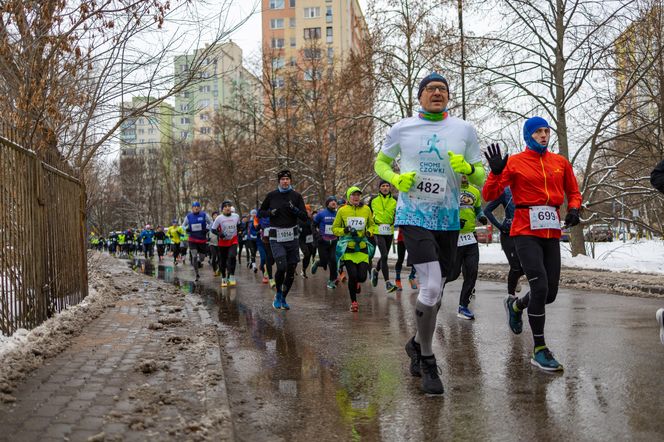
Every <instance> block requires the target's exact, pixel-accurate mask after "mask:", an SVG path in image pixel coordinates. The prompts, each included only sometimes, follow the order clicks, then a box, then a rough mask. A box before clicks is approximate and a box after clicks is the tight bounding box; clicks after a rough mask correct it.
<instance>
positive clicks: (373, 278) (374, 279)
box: [371, 269, 378, 287]
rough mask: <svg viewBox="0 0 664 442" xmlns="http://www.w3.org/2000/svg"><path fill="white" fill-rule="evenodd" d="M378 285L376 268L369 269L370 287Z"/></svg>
mask: <svg viewBox="0 0 664 442" xmlns="http://www.w3.org/2000/svg"><path fill="white" fill-rule="evenodd" d="M377 285H378V269H371V287H376V286H377Z"/></svg>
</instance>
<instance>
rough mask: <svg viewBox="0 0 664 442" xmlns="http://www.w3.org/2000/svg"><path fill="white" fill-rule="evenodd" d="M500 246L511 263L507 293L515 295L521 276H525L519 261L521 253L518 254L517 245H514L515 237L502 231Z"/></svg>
mask: <svg viewBox="0 0 664 442" xmlns="http://www.w3.org/2000/svg"><path fill="white" fill-rule="evenodd" d="M500 246H501V247H502V249H503V252H505V256H506V257H507V262H509V264H510V271H509V273H508V274H507V294H508V295H514V293H515V291H516V285H517V283H518V282H519V278H521V277H522V276H523V269H522V268H521V261H519V255H517V253H516V246H515V245H514V238H512V237H511V236H510V235H509V234H505V233H503V232H500Z"/></svg>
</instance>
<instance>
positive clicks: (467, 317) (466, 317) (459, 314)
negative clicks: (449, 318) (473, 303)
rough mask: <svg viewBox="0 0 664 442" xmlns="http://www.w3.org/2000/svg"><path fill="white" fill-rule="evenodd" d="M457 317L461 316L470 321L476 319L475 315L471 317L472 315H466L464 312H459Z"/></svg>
mask: <svg viewBox="0 0 664 442" xmlns="http://www.w3.org/2000/svg"><path fill="white" fill-rule="evenodd" d="M457 318H460V319H467V320H468V321H472V320H474V319H475V317H474V316H473V317H472V318H471V317H469V316H466V315H464V314H461V313H457Z"/></svg>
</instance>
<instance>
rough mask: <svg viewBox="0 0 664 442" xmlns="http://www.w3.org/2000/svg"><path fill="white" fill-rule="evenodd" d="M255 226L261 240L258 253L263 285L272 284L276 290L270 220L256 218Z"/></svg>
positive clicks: (267, 218)
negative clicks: (273, 275) (273, 274)
mask: <svg viewBox="0 0 664 442" xmlns="http://www.w3.org/2000/svg"><path fill="white" fill-rule="evenodd" d="M254 225H258V229H259V232H260V233H259V240H258V241H256V246H257V248H258V253H259V254H260V257H261V265H260V270H261V273H262V274H263V284H268V283H269V284H270V288H275V287H276V285H277V283H276V282H275V281H274V278H273V277H272V266H273V265H274V257H273V256H272V249H271V248H270V218H269V217H263V218H255V219H254Z"/></svg>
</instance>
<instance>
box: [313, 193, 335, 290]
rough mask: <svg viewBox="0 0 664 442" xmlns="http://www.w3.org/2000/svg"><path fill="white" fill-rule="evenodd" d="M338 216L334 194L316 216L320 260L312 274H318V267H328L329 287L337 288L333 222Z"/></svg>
mask: <svg viewBox="0 0 664 442" xmlns="http://www.w3.org/2000/svg"><path fill="white" fill-rule="evenodd" d="M336 216H337V200H336V198H335V197H334V196H329V197H327V199H326V200H325V209H324V210H322V211H320V212H318V213H317V214H316V216H315V217H314V226H316V227H318V231H319V233H320V239H319V240H318V261H314V263H313V264H312V265H311V274H312V275H314V274H316V271H317V270H318V267H322V268H324V269H326V270H327V269H328V266H329V271H330V275H329V279H328V280H327V288H328V289H335V288H337V284H336V282H337V276H338V275H337V258H336V250H337V237H336V236H335V235H334V233H333V232H332V224H333V223H334V218H335V217H336Z"/></svg>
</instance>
